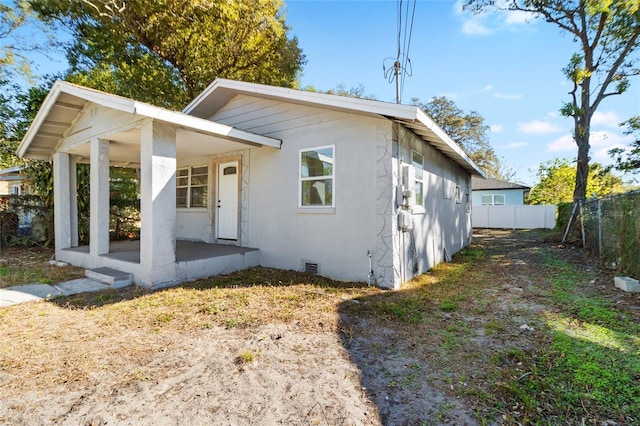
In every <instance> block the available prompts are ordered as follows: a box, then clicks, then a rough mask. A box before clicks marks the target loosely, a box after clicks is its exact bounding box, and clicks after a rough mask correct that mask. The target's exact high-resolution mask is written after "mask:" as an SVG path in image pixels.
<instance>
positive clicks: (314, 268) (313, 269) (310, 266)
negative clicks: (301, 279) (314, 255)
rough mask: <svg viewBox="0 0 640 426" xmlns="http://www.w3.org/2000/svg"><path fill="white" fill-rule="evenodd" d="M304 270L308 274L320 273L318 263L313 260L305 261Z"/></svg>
mask: <svg viewBox="0 0 640 426" xmlns="http://www.w3.org/2000/svg"><path fill="white" fill-rule="evenodd" d="M304 272H306V273H307V274H313V275H318V264H317V263H312V262H304Z"/></svg>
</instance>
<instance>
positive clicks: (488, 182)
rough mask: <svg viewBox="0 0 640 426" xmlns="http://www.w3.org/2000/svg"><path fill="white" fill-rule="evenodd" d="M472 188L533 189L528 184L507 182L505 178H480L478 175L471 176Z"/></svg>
mask: <svg viewBox="0 0 640 426" xmlns="http://www.w3.org/2000/svg"><path fill="white" fill-rule="evenodd" d="M471 189H472V190H491V189H524V190H529V189H531V188H530V187H528V186H525V185H520V184H519V183H513V182H507V181H505V180H500V179H494V178H487V179H478V178H476V177H472V178H471Z"/></svg>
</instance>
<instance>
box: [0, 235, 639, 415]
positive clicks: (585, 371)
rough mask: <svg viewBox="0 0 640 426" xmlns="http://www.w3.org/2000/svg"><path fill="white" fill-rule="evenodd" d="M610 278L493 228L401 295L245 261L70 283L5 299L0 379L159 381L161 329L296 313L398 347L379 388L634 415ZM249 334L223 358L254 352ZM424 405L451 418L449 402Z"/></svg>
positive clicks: (371, 369)
mask: <svg viewBox="0 0 640 426" xmlns="http://www.w3.org/2000/svg"><path fill="white" fill-rule="evenodd" d="M587 266H588V270H587ZM10 268H11V267H9V266H6V267H5V268H0V279H4V276H6V275H7V274H8V273H9V272H8V271H9V270H10ZM51 279H53V278H51ZM612 287H613V285H612V284H611V276H610V275H608V274H607V273H604V272H602V271H598V270H597V268H595V267H594V265H593V263H592V262H591V261H590V259H589V258H585V257H583V256H582V255H581V254H580V253H579V252H577V251H576V250H571V249H568V248H563V247H560V246H558V245H557V244H555V243H553V241H546V240H544V239H542V238H541V237H540V235H538V234H536V233H535V232H511V231H508V232H507V231H496V232H487V233H484V234H482V235H480V236H477V237H475V242H474V244H473V245H472V246H471V247H469V248H467V249H466V250H464V251H463V252H462V253H459V254H458V255H456V256H455V258H454V262H452V263H447V264H441V265H439V266H437V267H436V268H434V269H433V270H432V271H431V272H430V273H428V274H424V275H422V276H420V277H418V278H416V279H415V280H413V281H411V282H410V283H407V285H406V286H404V287H403V288H402V289H401V290H399V291H395V292H388V291H382V290H378V289H374V288H368V287H364V286H361V285H358V284H354V283H342V282H335V281H331V280H328V279H324V278H321V277H316V276H310V275H305V274H301V273H296V272H291V271H278V270H272V269H266V268H254V269H250V270H247V271H244V272H240V273H235V274H230V275H225V276H220V277H215V278H211V279H206V280H200V281H197V282H194V283H189V284H186V285H184V286H180V287H176V288H170V289H165V290H162V291H157V292H149V291H146V290H143V289H140V288H136V287H130V288H127V289H122V290H117V291H116V290H111V291H105V292H100V293H87V294H82V295H74V296H71V297H68V298H58V299H55V300H52V301H49V302H46V303H38V304H30V305H16V306H13V307H10V308H7V309H0V336H3V338H2V339H0V372H2V373H6V374H7V376H6V377H16V378H18V377H19V378H20V379H19V380H18V379H16V380H13V379H7V381H5V382H4V384H2V385H0V392H5V391H6V392H18V391H20V390H22V391H24V390H25V389H26V388H29V389H33V390H36V391H37V392H41V393H43V394H46V393H47V392H48V391H49V390H51V389H53V387H54V386H58V385H64V386H65V387H67V388H69V389H82V388H83V386H85V385H86V383H87V382H90V380H91V377H92V374H93V373H94V372H95V371H97V370H104V369H113V370H118V369H119V368H122V366H125V365H126V366H129V365H131V366H134V367H131V368H130V369H129V370H128V371H129V373H128V374H127V375H125V376H124V377H123V380H125V381H126V380H138V381H140V380H151V379H152V380H156V379H157V378H156V377H155V375H152V374H151V373H149V372H147V370H146V369H145V368H144V366H145V365H147V364H148V360H149V359H150V357H151V356H152V355H155V354H157V353H158V352H161V351H162V350H163V348H165V347H166V345H167V341H169V337H171V338H172V339H173V338H175V336H190V335H194V334H196V333H198V332H199V331H202V330H206V329H210V328H214V327H218V328H220V329H227V330H230V332H231V331H232V332H233V333H236V332H237V333H244V332H246V333H249V334H250V333H251V331H252V330H253V329H254V328H256V327H259V326H261V325H265V324H278V323H280V324H292V323H293V324H297V325H299V326H300V327H301V329H302V330H309V331H314V332H327V333H334V334H335V333H339V334H341V335H342V337H343V342H344V343H343V344H344V345H345V347H346V348H347V350H350V351H352V350H355V349H353V347H356V346H357V345H353V347H352V343H353V342H358V344H359V345H361V346H359V348H360V349H358V350H362V351H365V352H366V353H368V354H372V355H374V356H375V357H376V359H378V358H379V359H382V360H384V359H386V360H389V359H397V358H399V357H400V358H402V359H405V358H406V362H405V363H404V364H402V365H403V367H402V368H401V370H400V373H397V374H393V373H392V372H391V370H389V369H387V368H386V366H385V365H384V363H382V362H381V363H379V364H376V363H364V362H363V363H362V364H361V365H358V367H359V368H360V369H361V370H362V371H363V376H367V377H370V376H376V377H378V379H379V381H380V382H381V383H384V392H408V393H411V394H412V395H413V393H416V395H418V396H416V398H420V396H419V393H417V392H413V391H414V390H415V389H417V387H418V386H419V385H420V384H421V383H423V382H428V383H429V384H430V385H431V386H433V387H436V388H437V389H438V390H439V391H440V392H442V393H444V394H447V395H449V396H450V398H451V401H463V402H464V403H465V404H466V405H467V406H469V407H470V408H471V409H472V411H473V412H474V413H475V415H476V417H477V418H478V421H479V422H480V423H486V424H491V423H494V424H496V423H497V424H541V425H546V424H549V425H550V424H554V425H555V424H585V425H601V424H604V423H605V422H607V421H610V422H616V423H617V424H630V425H633V424H640V387H639V386H638V383H639V382H640V325H639V324H640V316H639V315H638V313H639V312H640V309H639V307H640V299H639V298H637V297H636V296H633V295H627V294H620V293H619V292H615V291H616V290H615V289H611V288H612ZM132 342H135V343H133V344H132ZM367 345H368V346H367ZM125 347H126V350H122V348H125ZM247 347H249V348H252V349H243V348H242V347H240V348H237V351H236V352H233V353H232V354H231V355H230V359H233V360H235V363H236V364H237V365H241V364H242V365H243V364H249V363H253V362H255V361H256V360H257V359H258V357H262V356H263V355H260V353H259V352H258V350H256V347H255V346H254V345H253V344H250V345H248V346H247ZM301 350H302V349H301ZM234 357H235V358H234ZM353 358H354V359H357V357H353ZM260 361H262V359H261V360H260ZM354 362H356V361H354ZM365 373H366V374H365ZM154 374H157V373H154ZM310 386H311V384H310ZM368 387H369V386H367V388H368ZM404 395H405V397H406V393H405V394H404ZM434 409H435V410H436V411H437V413H436V414H437V415H436V417H437V418H438V419H440V420H441V421H442V422H449V423H451V422H452V421H451V415H452V412H453V411H454V406H453V405H451V404H450V403H447V402H444V403H442V404H440V405H439V406H438V407H435V408H434ZM416 416H417V414H416ZM412 418H413V417H412ZM415 423H416V424H420V421H416V422H415ZM452 424H455V421H454V422H453V423H452ZM609 424H613V423H609Z"/></svg>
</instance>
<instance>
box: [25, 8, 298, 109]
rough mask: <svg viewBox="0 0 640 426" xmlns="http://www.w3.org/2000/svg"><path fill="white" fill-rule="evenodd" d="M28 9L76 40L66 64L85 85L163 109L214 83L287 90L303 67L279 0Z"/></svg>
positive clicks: (184, 100) (175, 104) (68, 50)
mask: <svg viewBox="0 0 640 426" xmlns="http://www.w3.org/2000/svg"><path fill="white" fill-rule="evenodd" d="M30 3H31V6H32V8H33V10H34V11H35V12H36V13H37V14H38V16H40V17H41V18H42V19H43V20H45V21H47V22H60V23H62V24H63V25H64V26H66V27H67V28H69V29H70V31H71V32H72V34H73V35H74V41H73V42H72V44H71V45H70V46H69V47H68V49H67V52H68V58H69V62H70V64H71V70H72V74H74V75H75V74H80V77H77V78H79V79H80V80H81V81H82V82H83V84H93V85H94V86H93V87H95V85H98V86H101V87H100V88H103V89H105V90H108V91H111V92H116V93H118V94H121V95H125V96H132V95H134V93H131V91H132V90H136V91H137V93H135V96H134V97H135V98H136V99H140V100H146V101H150V102H152V103H154V104H161V105H163V106H183V105H184V104H185V102H186V101H188V100H190V99H192V98H193V97H195V96H196V95H197V94H199V93H200V92H201V91H202V90H203V89H204V88H205V87H206V86H207V85H208V84H209V83H211V81H213V80H214V79H215V78H217V77H223V78H231V79H239V80H245V81H251V82H256V83H265V84H271V85H276V86H288V87H291V86H293V85H294V84H295V82H296V76H297V73H298V72H299V71H300V69H301V68H302V65H303V64H304V62H305V59H304V55H303V54H302V50H301V49H300V48H299V47H298V40H297V38H295V37H289V35H288V27H287V26H286V23H285V18H284V15H283V13H282V10H281V9H282V4H281V0H243V1H240V2H228V1H224V0H215V1H213V0H163V1H157V0H118V1H116V0H59V1H55V2H52V1H49V0H30ZM145 95H146V96H145ZM165 99H170V103H172V104H173V105H166V104H167V103H169V102H166V101H164V102H163V100H165ZM177 104H179V105H177Z"/></svg>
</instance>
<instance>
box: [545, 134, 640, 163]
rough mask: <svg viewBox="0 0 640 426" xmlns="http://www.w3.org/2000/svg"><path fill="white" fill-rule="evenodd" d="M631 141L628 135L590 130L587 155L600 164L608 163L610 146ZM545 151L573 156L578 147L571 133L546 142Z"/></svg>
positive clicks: (613, 146) (627, 143) (620, 146)
mask: <svg viewBox="0 0 640 426" xmlns="http://www.w3.org/2000/svg"><path fill="white" fill-rule="evenodd" d="M631 142H633V137H632V136H630V135H627V136H623V135H621V134H618V133H613V132H608V131H598V132H591V137H590V138H589V144H590V145H591V150H590V152H589V156H590V157H591V160H592V161H596V162H598V163H602V164H610V163H611V161H612V160H611V157H609V153H608V152H609V150H610V149H612V148H623V147H625V146H627V145H629V144H630V143H631ZM545 151H546V152H563V151H566V152H571V153H572V154H573V156H574V157H575V155H576V154H577V153H578V147H577V145H576V144H575V142H574V141H573V137H572V136H571V135H564V136H561V137H559V138H557V139H556V140H554V141H552V142H550V143H548V144H547V149H546V150H545Z"/></svg>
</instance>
